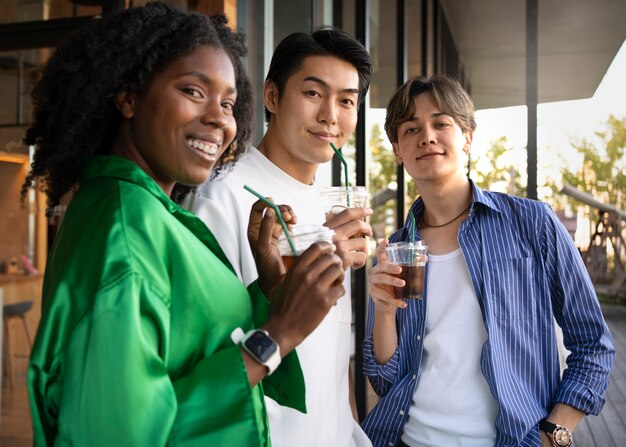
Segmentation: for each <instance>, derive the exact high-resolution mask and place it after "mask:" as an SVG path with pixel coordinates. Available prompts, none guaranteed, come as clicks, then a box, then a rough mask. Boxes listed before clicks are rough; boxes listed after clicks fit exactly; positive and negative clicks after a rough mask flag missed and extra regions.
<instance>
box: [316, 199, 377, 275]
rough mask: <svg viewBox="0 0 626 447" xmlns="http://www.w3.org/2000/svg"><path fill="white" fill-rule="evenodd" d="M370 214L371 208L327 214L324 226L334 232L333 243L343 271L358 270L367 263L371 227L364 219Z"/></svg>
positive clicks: (348, 209)
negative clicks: (367, 238)
mask: <svg viewBox="0 0 626 447" xmlns="http://www.w3.org/2000/svg"><path fill="white" fill-rule="evenodd" d="M371 214H372V209H371V208H362V207H358V208H347V209H345V210H343V211H342V212H341V213H339V214H327V215H326V223H325V224H324V225H325V226H327V227H328V228H330V229H331V230H334V231H335V237H334V238H333V242H334V243H335V245H336V246H337V254H338V255H339V257H340V258H341V260H342V262H343V267H344V269H348V268H350V267H352V268H353V269H359V268H361V267H363V266H364V265H365V263H366V262H367V241H366V240H365V236H371V235H372V227H371V226H370V224H368V223H367V222H365V217H366V216H369V215H371Z"/></svg>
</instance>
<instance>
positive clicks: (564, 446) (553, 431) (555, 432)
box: [539, 419, 572, 447]
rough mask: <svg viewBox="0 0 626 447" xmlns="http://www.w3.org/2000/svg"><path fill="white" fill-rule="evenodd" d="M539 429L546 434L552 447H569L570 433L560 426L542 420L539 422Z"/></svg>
mask: <svg viewBox="0 0 626 447" xmlns="http://www.w3.org/2000/svg"><path fill="white" fill-rule="evenodd" d="M539 429H540V430H541V431H544V432H546V434H547V435H548V437H549V438H550V442H552V445H553V446H554V447H569V446H570V445H571V444H572V432H571V431H570V430H569V429H568V428H566V427H563V426H562V425H558V424H553V423H552V422H550V421H548V420H546V419H543V420H542V421H540V422H539Z"/></svg>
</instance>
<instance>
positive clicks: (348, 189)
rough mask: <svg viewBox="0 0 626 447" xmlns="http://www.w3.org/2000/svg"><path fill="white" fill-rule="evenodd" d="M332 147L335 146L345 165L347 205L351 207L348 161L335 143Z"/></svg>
mask: <svg viewBox="0 0 626 447" xmlns="http://www.w3.org/2000/svg"><path fill="white" fill-rule="evenodd" d="M330 147H332V148H333V150H334V151H335V154H337V157H339V160H340V161H341V164H342V165H343V176H344V177H345V179H346V205H348V208H350V182H349V181H348V163H346V160H345V159H344V158H343V155H341V152H339V149H337V148H336V147H335V145H334V144H333V143H330Z"/></svg>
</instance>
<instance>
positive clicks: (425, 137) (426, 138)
mask: <svg viewBox="0 0 626 447" xmlns="http://www.w3.org/2000/svg"><path fill="white" fill-rule="evenodd" d="M435 143H437V137H436V136H435V132H434V131H433V130H432V129H431V128H430V127H429V126H424V128H423V129H422V134H421V139H420V146H427V145H429V144H435Z"/></svg>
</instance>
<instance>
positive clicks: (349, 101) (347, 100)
mask: <svg viewBox="0 0 626 447" xmlns="http://www.w3.org/2000/svg"><path fill="white" fill-rule="evenodd" d="M339 102H340V103H341V105H344V106H346V107H354V105H355V103H354V100H353V99H351V98H344V99H341V100H340V101H339Z"/></svg>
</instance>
